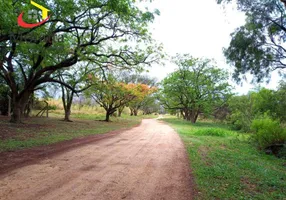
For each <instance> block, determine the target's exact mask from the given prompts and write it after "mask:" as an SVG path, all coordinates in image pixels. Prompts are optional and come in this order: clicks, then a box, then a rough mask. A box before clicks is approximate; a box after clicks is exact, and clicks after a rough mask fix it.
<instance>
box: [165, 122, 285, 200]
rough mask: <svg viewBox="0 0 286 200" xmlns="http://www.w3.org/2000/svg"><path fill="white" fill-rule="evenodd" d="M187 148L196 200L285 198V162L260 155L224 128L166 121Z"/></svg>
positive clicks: (243, 139) (214, 125)
mask: <svg viewBox="0 0 286 200" xmlns="http://www.w3.org/2000/svg"><path fill="white" fill-rule="evenodd" d="M163 120H164V121H166V122H167V123H169V124H170V125H171V126H172V127H173V128H174V129H175V130H176V131H177V132H178V133H179V134H180V136H181V137H182V139H183V141H184V143H185V146H186V148H187V151H188V154H189V158H190V163H191V168H192V171H193V175H194V179H195V183H196V185H197V191H198V192H197V199H206V200H211V199H243V200H244V199H263V200H271V199H273V200H278V199H281V200H282V199H284V200H285V199H286V161H285V160H281V159H278V158H276V157H274V156H270V155H266V154H264V153H261V152H259V151H258V150H257V149H256V148H255V147H253V146H252V145H251V144H250V143H249V142H248V141H249V140H248V137H249V136H248V135H243V134H240V135H239V134H238V133H237V132H234V131H231V130H229V129H228V127H227V126H225V125H220V124H215V123H207V122H198V123H197V124H195V125H193V124H191V123H189V122H186V121H183V120H179V119H173V118H167V119H163Z"/></svg>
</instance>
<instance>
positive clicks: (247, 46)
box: [217, 0, 286, 82]
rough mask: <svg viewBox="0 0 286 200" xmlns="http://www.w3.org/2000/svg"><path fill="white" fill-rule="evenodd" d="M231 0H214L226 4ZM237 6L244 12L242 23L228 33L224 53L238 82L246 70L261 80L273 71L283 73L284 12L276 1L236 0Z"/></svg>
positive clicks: (285, 34) (285, 66)
mask: <svg viewBox="0 0 286 200" xmlns="http://www.w3.org/2000/svg"><path fill="white" fill-rule="evenodd" d="M230 1H231V0H217V2H218V3H228V2H230ZM237 5H238V9H239V10H241V11H243V12H245V13H246V17H247V18H246V24H245V25H243V26H241V27H239V28H238V29H236V31H235V32H234V33H232V35H231V36H232V40H231V42H230V45H229V47H228V48H226V49H224V54H225V56H226V58H227V60H228V62H229V63H230V64H232V65H234V67H235V72H234V74H233V78H234V79H236V80H237V81H238V82H239V81H241V79H242V78H245V76H244V75H245V74H246V73H247V72H250V73H251V74H253V75H254V81H257V82H259V81H261V80H263V79H264V78H266V77H267V78H268V77H269V76H270V72H272V71H274V70H278V71H280V73H282V74H283V73H284V74H285V69H286V63H285V58H286V48H285V37H286V12H285V6H284V5H283V3H282V2H281V1H279V0H237Z"/></svg>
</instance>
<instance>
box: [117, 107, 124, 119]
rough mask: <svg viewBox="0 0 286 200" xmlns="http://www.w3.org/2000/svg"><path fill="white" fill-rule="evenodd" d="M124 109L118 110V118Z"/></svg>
mask: <svg viewBox="0 0 286 200" xmlns="http://www.w3.org/2000/svg"><path fill="white" fill-rule="evenodd" d="M123 110H124V107H120V108H118V117H121V115H122V112H123Z"/></svg>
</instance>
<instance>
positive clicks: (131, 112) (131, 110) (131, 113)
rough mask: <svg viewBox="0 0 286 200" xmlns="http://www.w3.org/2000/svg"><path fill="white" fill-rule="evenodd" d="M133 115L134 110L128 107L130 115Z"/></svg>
mask: <svg viewBox="0 0 286 200" xmlns="http://www.w3.org/2000/svg"><path fill="white" fill-rule="evenodd" d="M133 115H134V111H133V109H132V108H130V116H133Z"/></svg>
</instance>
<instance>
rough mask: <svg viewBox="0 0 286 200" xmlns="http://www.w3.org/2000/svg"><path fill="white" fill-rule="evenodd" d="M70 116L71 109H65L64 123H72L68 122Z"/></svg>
mask: <svg viewBox="0 0 286 200" xmlns="http://www.w3.org/2000/svg"><path fill="white" fill-rule="evenodd" d="M70 115H71V109H65V118H64V121H66V122H72V120H70Z"/></svg>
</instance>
